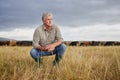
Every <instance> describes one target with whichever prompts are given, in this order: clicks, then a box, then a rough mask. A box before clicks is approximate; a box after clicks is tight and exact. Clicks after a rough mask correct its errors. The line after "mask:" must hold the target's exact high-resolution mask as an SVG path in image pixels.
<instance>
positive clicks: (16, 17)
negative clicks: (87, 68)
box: [0, 0, 120, 41]
mask: <svg viewBox="0 0 120 80" xmlns="http://www.w3.org/2000/svg"><path fill="white" fill-rule="evenodd" d="M43 12H51V13H53V15H54V20H53V21H54V23H55V24H57V25H58V26H59V27H60V29H61V32H62V35H63V38H64V40H72V41H73V40H79V41H91V40H95V41H120V0H0V37H5V38H11V39H16V40H32V37H33V33H34V30H35V28H37V27H38V26H39V25H41V24H42V22H41V15H42V13H43Z"/></svg>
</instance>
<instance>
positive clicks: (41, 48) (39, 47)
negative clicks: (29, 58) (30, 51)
mask: <svg viewBox="0 0 120 80" xmlns="http://www.w3.org/2000/svg"><path fill="white" fill-rule="evenodd" d="M37 49H39V50H42V51H45V48H44V47H42V46H38V47H37Z"/></svg>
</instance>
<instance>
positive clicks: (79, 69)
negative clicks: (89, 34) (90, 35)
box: [0, 46, 120, 80]
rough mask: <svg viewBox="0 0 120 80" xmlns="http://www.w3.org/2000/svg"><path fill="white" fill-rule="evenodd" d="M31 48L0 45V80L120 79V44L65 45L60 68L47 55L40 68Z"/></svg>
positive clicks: (52, 57)
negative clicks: (30, 53)
mask: <svg viewBox="0 0 120 80" xmlns="http://www.w3.org/2000/svg"><path fill="white" fill-rule="evenodd" d="M31 48H32V47H18V46H16V47H10V46H3V47H0V80H120V46H107V47H104V46H96V47H70V46H68V47H67V50H66V53H65V55H64V57H63V60H62V61H61V62H60V66H59V67H53V64H52V62H53V60H54V56H49V57H43V62H44V63H43V66H41V67H40V68H38V66H37V63H36V62H34V60H33V59H32V58H31V56H30V55H29V51H30V49H31Z"/></svg>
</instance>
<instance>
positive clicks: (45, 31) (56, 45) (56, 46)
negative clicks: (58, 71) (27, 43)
mask: <svg viewBox="0 0 120 80" xmlns="http://www.w3.org/2000/svg"><path fill="white" fill-rule="evenodd" d="M52 20H53V16H52V14H51V13H43V15H42V22H43V24H42V25H40V26H39V27H37V28H36V30H35V32H34V35H33V48H32V50H31V51H30V55H31V56H32V58H33V59H34V60H35V61H36V62H38V63H40V64H41V63H42V60H41V57H42V56H49V55H53V54H55V59H54V61H53V64H54V65H59V62H60V60H61V59H62V57H63V55H64V53H65V50H66V46H65V44H64V43H63V38H62V35H61V32H60V29H59V28H58V27H57V26H56V25H55V24H53V21H52Z"/></svg>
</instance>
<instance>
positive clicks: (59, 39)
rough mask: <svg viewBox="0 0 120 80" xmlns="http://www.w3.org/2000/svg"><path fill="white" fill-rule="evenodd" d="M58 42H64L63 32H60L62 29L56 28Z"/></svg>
mask: <svg viewBox="0 0 120 80" xmlns="http://www.w3.org/2000/svg"><path fill="white" fill-rule="evenodd" d="M56 40H57V41H63V37H62V34H61V31H60V29H59V28H58V27H56Z"/></svg>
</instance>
